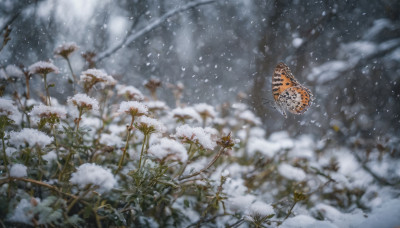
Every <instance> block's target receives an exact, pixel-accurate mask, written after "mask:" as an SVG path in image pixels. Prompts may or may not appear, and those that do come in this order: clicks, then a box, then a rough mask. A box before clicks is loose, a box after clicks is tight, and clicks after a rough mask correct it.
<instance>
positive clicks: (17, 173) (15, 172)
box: [10, 164, 28, 177]
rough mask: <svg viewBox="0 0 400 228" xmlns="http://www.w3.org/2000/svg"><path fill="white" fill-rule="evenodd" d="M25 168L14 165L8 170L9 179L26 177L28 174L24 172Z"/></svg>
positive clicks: (20, 165)
mask: <svg viewBox="0 0 400 228" xmlns="http://www.w3.org/2000/svg"><path fill="white" fill-rule="evenodd" d="M26 170H27V167H26V166H25V165H22V164H14V165H12V166H11V169H10V176H11V177H26V176H28V173H27V172H26Z"/></svg>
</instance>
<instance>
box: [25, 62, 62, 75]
mask: <svg viewBox="0 0 400 228" xmlns="http://www.w3.org/2000/svg"><path fill="white" fill-rule="evenodd" d="M28 69H29V73H30V74H48V73H52V72H53V73H55V74H58V73H59V72H60V71H59V69H58V67H56V66H55V65H54V64H53V63H51V62H44V61H39V62H36V63H34V64H32V65H30V66H29V68H28Z"/></svg>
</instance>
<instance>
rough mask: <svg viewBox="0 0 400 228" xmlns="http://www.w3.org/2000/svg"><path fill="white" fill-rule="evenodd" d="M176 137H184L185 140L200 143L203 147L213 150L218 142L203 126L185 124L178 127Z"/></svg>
mask: <svg viewBox="0 0 400 228" xmlns="http://www.w3.org/2000/svg"><path fill="white" fill-rule="evenodd" d="M175 137H177V138H182V139H183V140H184V141H189V142H194V143H198V144H200V145H201V146H202V147H204V148H206V149H209V150H212V149H214V147H215V146H216V145H217V143H216V142H215V141H214V140H213V139H212V137H211V134H209V133H208V132H206V131H205V130H204V128H201V127H190V126H189V125H187V124H185V125H182V126H179V127H177V128H176V134H175Z"/></svg>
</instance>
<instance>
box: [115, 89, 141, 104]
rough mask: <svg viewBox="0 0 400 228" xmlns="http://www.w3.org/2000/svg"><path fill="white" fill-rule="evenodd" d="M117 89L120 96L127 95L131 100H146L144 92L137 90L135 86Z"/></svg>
mask: <svg viewBox="0 0 400 228" xmlns="http://www.w3.org/2000/svg"><path fill="white" fill-rule="evenodd" d="M116 89H117V91H118V92H117V94H118V95H120V96H123V95H126V96H127V97H128V98H129V99H130V100H137V101H141V100H143V99H144V96H143V94H142V92H140V90H138V89H136V88H135V87H133V86H124V85H117V86H116Z"/></svg>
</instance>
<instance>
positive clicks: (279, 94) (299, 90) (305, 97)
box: [272, 63, 313, 117]
mask: <svg viewBox="0 0 400 228" xmlns="http://www.w3.org/2000/svg"><path fill="white" fill-rule="evenodd" d="M272 94H273V96H274V100H275V102H276V104H277V106H278V107H279V109H281V110H280V111H281V113H282V114H283V115H284V116H285V117H286V113H285V111H284V108H286V109H287V110H288V111H289V112H291V113H293V114H303V113H304V112H305V111H307V109H308V108H309V107H310V106H311V104H312V101H313V95H312V93H311V91H310V90H309V89H308V88H306V87H304V86H302V85H300V83H299V82H298V81H297V80H296V79H295V78H294V76H293V74H292V72H291V71H290V69H289V67H288V66H286V65H285V64H284V63H279V64H278V65H277V66H276V68H275V71H274V75H273V77H272Z"/></svg>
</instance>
